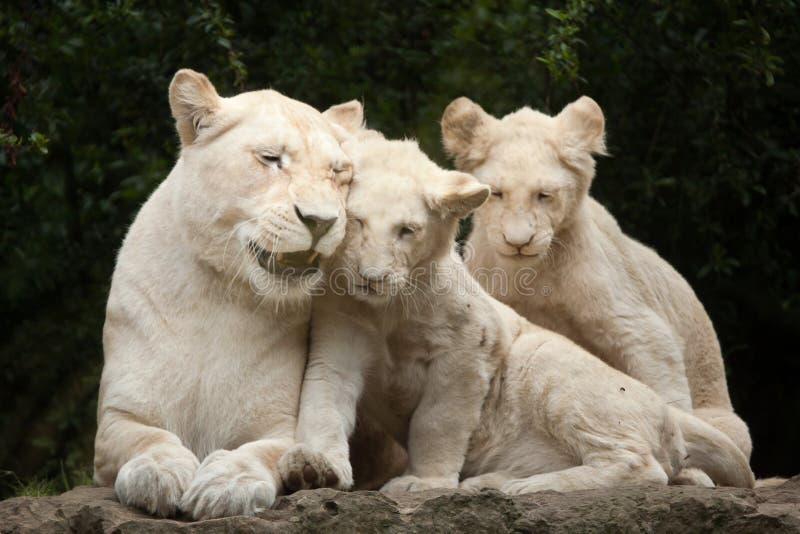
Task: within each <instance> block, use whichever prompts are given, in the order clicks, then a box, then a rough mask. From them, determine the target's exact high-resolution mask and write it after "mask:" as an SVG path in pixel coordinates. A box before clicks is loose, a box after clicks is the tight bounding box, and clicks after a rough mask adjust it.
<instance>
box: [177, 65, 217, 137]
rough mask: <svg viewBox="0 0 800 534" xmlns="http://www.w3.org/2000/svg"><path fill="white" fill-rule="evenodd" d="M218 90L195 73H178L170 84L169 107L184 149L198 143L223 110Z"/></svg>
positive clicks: (186, 70) (189, 70)
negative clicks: (204, 131)
mask: <svg viewBox="0 0 800 534" xmlns="http://www.w3.org/2000/svg"><path fill="white" fill-rule="evenodd" d="M220 103H221V99H220V97H219V94H217V90H216V89H214V86H213V85H212V84H211V82H210V81H209V79H208V78H206V76H205V74H201V73H199V72H195V71H193V70H191V69H181V70H179V71H178V72H176V73H175V77H174V78H172V83H170V84H169V106H170V108H171V109H172V116H173V117H175V127H176V129H177V130H178V135H179V136H180V138H181V144H182V145H183V146H186V145H190V144H192V143H193V142H194V140H195V139H197V134H198V132H199V131H200V130H201V129H202V128H203V127H204V126H207V125H208V121H209V119H210V118H211V117H212V116H213V115H214V112H216V111H217V110H218V109H219V107H220Z"/></svg>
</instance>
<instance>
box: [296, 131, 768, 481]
mask: <svg viewBox="0 0 800 534" xmlns="http://www.w3.org/2000/svg"><path fill="white" fill-rule="evenodd" d="M343 146H344V148H345V150H346V151H348V153H349V154H350V155H351V156H352V157H353V160H354V163H355V167H356V169H357V171H356V175H355V178H354V181H353V185H352V188H351V191H350V195H349V197H348V202H347V209H348V216H349V218H350V219H351V221H352V222H351V226H350V227H349V228H348V233H347V237H346V239H345V242H344V246H343V248H342V249H341V250H340V251H339V252H338V253H337V255H336V256H335V257H334V260H333V263H334V266H336V267H338V268H341V269H345V270H346V272H347V273H349V276H350V277H351V280H352V281H353V282H354V283H355V284H357V285H358V286H360V287H362V288H363V286H364V285H367V286H368V287H369V288H370V289H369V291H367V290H361V291H360V290H357V289H356V290H355V291H353V289H352V288H351V294H349V295H337V294H335V292H334V291H328V292H327V294H326V295H325V296H324V297H321V298H320V299H318V300H317V301H315V304H314V312H313V321H312V325H313V326H312V344H311V351H310V354H309V367H308V370H307V372H306V376H305V380H304V384H303V392H302V396H301V406H300V417H299V421H298V428H297V438H298V441H302V442H304V443H303V446H302V452H300V453H295V454H293V455H291V458H290V459H289V456H290V455H286V456H284V459H282V460H281V465H282V469H281V472H282V474H283V475H284V476H293V477H295V478H298V477H300V476H301V474H300V472H299V471H298V470H299V469H301V466H310V465H311V463H312V461H313V463H314V465H315V467H314V471H317V470H325V471H327V470H328V469H330V470H332V471H336V472H344V470H345V467H344V466H345V464H346V462H347V436H348V435H349V433H350V432H352V430H353V424H354V420H355V415H356V407H357V402H358V399H359V397H360V396H361V395H363V398H362V400H361V403H360V407H361V409H362V410H364V412H365V413H366V414H367V415H368V416H369V417H370V418H372V419H373V420H376V421H379V422H380V423H381V424H383V425H384V426H385V427H386V428H387V429H388V430H390V431H391V433H392V434H393V435H394V436H395V437H396V438H397V439H398V440H400V441H401V443H406V444H407V448H408V454H409V464H408V469H407V472H406V473H405V474H404V475H403V476H401V477H398V478H396V479H394V480H392V481H390V482H388V483H387V484H386V485H385V486H384V488H383V491H386V492H393V491H418V490H424V489H429V488H435V487H437V488H438V487H450V488H454V487H457V486H458V485H459V481H461V482H460V483H461V486H462V487H465V488H479V487H484V486H492V487H497V488H500V489H502V490H503V491H506V492H509V493H527V492H532V491H541V490H546V489H552V490H558V491H568V490H576V489H587V488H597V487H607V486H615V485H621V484H632V483H645V482H651V483H659V484H666V483H667V482H668V480H670V479H671V478H673V477H675V476H676V475H677V474H678V473H679V472H680V471H681V470H682V469H683V468H685V467H700V468H702V469H703V470H704V471H706V472H712V473H714V474H715V475H716V476H718V477H719V480H720V481H721V482H722V483H727V484H734V485H742V486H752V484H753V476H752V473H751V472H750V469H749V466H748V464H747V459H746V458H745V457H744V455H743V454H742V453H741V451H739V449H738V448H736V446H735V445H734V444H733V443H732V442H731V441H730V439H728V438H727V436H725V435H724V434H722V433H721V432H719V431H717V430H715V429H714V428H713V427H710V426H709V425H707V424H705V423H703V422H702V421H701V420H699V419H697V418H695V417H693V416H691V415H687V414H684V413H683V412H680V411H678V410H676V409H674V408H670V407H668V406H667V405H666V404H665V403H664V402H663V401H662V400H661V399H660V398H659V397H658V395H656V393H654V392H653V391H652V390H651V389H650V388H648V387H647V386H645V385H644V384H642V383H640V382H638V381H636V380H634V379H633V378H631V377H629V376H627V375H625V374H623V373H621V372H619V371H617V370H615V369H613V368H611V367H609V366H608V365H606V364H605V363H603V362H602V361H601V360H599V359H597V358H595V357H594V356H592V355H591V354H589V353H588V352H586V351H585V350H583V349H581V348H580V347H578V346H577V345H576V344H574V343H573V342H571V341H569V340H568V339H566V338H564V337H562V336H560V335H559V334H556V333H554V332H551V331H549V330H545V329H543V328H540V327H538V326H535V325H533V324H531V323H529V322H528V321H526V320H525V319H523V318H522V317H520V316H519V315H517V314H516V312H514V311H513V310H512V309H511V308H509V307H507V306H506V305H504V304H502V303H500V302H498V301H496V300H495V299H493V298H492V297H490V296H489V295H488V294H486V292H485V291H484V290H483V289H482V288H481V287H480V285H479V284H478V283H477V282H476V281H475V280H474V279H473V278H472V277H471V276H470V275H469V273H468V271H467V269H466V267H465V266H464V265H463V263H462V262H461V260H460V258H459V257H458V255H457V254H455V253H453V251H452V239H453V237H454V234H455V231H456V225H457V221H458V218H459V217H461V216H463V215H465V214H466V213H468V212H469V211H471V210H472V209H474V208H475V207H476V206H477V205H480V203H481V202H483V201H484V200H485V199H486V197H487V196H488V190H487V188H485V187H483V188H481V186H480V185H479V184H478V183H477V181H476V180H474V179H473V178H471V177H469V176H467V175H463V174H455V175H454V174H453V173H452V172H448V171H443V170H441V169H439V168H438V167H436V166H435V165H434V164H432V163H431V162H430V161H429V160H428V159H427V158H426V157H425V156H424V154H422V153H421V152H420V151H419V149H418V148H417V146H416V144H415V143H413V142H410V141H386V140H384V139H382V138H381V137H380V136H379V135H376V134H374V133H372V132H365V133H362V134H360V135H356V136H355V138H354V139H352V140H349V141H347V142H346V143H345V144H344V145H343ZM479 192H480V193H479ZM405 227H413V228H415V229H416V231H415V232H414V233H413V234H409V233H407V232H405V231H403V230H402V229H403V228H405ZM331 285H334V286H335V285H336V284H335V283H334V282H332V283H331ZM329 289H330V288H329ZM393 292H394V294H395V295H396V296H392V293H393ZM712 445H713V446H712ZM298 450H300V449H298ZM687 450H689V451H691V454H687ZM302 454H308V455H312V456H313V460H311V459H310V460H309V461H308V462H304V461H303V459H302ZM325 462H327V464H328V465H325ZM343 486H345V487H346V486H347V484H344V485H343Z"/></svg>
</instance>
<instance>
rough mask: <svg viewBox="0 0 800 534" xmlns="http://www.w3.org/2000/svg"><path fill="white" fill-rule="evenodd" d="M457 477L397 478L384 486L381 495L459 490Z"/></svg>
mask: <svg viewBox="0 0 800 534" xmlns="http://www.w3.org/2000/svg"><path fill="white" fill-rule="evenodd" d="M457 487H458V478H457V477H436V478H420V477H417V476H414V475H403V476H401V477H396V478H393V479H392V480H390V481H389V482H387V483H386V484H384V486H383V487H382V488H381V493H403V492H406V491H425V490H429V489H436V488H457Z"/></svg>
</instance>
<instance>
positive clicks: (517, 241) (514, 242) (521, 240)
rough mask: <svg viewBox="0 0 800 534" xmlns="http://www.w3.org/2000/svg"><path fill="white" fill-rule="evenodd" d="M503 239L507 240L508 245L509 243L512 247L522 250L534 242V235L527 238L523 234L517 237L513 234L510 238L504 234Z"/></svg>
mask: <svg viewBox="0 0 800 534" xmlns="http://www.w3.org/2000/svg"><path fill="white" fill-rule="evenodd" d="M503 239H505V240H506V243H508V244H509V245H511V246H512V247H516V248H517V249H520V248H522V247H524V246H525V245H527V244H528V243H530V242H531V241H533V235H531V234H529V235H527V236H525V235H522V234H517V235H513V234H512V235H511V236H508V235H506V234H503Z"/></svg>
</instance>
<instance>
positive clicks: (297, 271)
mask: <svg viewBox="0 0 800 534" xmlns="http://www.w3.org/2000/svg"><path fill="white" fill-rule="evenodd" d="M250 250H251V251H252V252H253V255H254V256H255V257H256V260H257V261H258V264H259V265H260V266H261V267H262V268H263V269H264V270H265V271H267V272H269V273H272V274H277V275H280V276H305V275H310V274H314V273H316V272H317V271H319V259H320V258H319V252H317V251H316V250H301V251H297V252H273V251H269V250H266V249H264V248H262V247H260V246H258V245H257V244H255V243H253V242H252V241H251V242H250Z"/></svg>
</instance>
